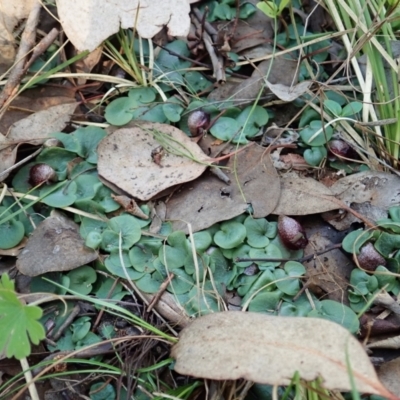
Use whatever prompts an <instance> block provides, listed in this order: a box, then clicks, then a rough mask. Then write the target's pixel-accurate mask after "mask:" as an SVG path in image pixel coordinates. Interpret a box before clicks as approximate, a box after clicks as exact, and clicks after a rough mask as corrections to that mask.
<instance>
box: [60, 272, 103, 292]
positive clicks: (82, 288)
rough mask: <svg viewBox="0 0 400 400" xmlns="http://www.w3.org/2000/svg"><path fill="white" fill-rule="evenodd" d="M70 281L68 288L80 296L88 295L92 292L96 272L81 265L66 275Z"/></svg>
mask: <svg viewBox="0 0 400 400" xmlns="http://www.w3.org/2000/svg"><path fill="white" fill-rule="evenodd" d="M67 276H68V278H69V279H70V284H69V288H70V289H71V290H74V291H75V292H78V293H80V294H89V293H90V292H91V291H92V288H93V286H92V283H94V282H96V279H97V274H96V271H95V270H94V269H93V268H92V267H89V266H88V265H82V266H81V267H79V268H76V269H74V270H72V271H70V272H68V274H67Z"/></svg>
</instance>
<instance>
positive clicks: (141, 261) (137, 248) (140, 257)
mask: <svg viewBox="0 0 400 400" xmlns="http://www.w3.org/2000/svg"><path fill="white" fill-rule="evenodd" d="M156 255H157V253H156V254H154V253H153V251H152V249H151V248H150V247H149V246H146V245H145V244H144V245H142V244H136V245H134V246H133V247H132V248H131V249H130V250H129V259H130V261H131V263H132V266H133V268H134V269H135V270H136V271H139V272H146V273H147V274H148V273H150V272H153V271H154V266H153V261H154V260H155V258H156Z"/></svg>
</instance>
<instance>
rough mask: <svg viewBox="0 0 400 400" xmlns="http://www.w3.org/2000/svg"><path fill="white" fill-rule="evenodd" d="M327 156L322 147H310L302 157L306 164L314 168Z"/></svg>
mask: <svg viewBox="0 0 400 400" xmlns="http://www.w3.org/2000/svg"><path fill="white" fill-rule="evenodd" d="M327 154H328V152H327V151H326V148H325V147H324V146H315V147H311V149H306V150H305V151H304V154H303V157H304V159H305V160H306V163H307V164H309V165H312V166H314V167H316V166H317V165H319V164H320V163H321V161H322V160H323V159H324V158H326V156H327Z"/></svg>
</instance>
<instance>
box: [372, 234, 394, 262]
mask: <svg viewBox="0 0 400 400" xmlns="http://www.w3.org/2000/svg"><path fill="white" fill-rule="evenodd" d="M375 248H376V250H378V251H379V253H381V254H382V255H383V256H385V257H388V256H389V255H390V254H391V253H393V252H394V251H395V250H399V249H400V235H394V234H390V233H387V232H382V233H381V234H380V236H379V238H378V240H377V241H376V242H375Z"/></svg>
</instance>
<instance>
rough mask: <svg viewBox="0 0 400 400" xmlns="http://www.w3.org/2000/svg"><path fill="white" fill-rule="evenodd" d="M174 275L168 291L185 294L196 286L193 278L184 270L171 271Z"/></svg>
mask: <svg viewBox="0 0 400 400" xmlns="http://www.w3.org/2000/svg"><path fill="white" fill-rule="evenodd" d="M171 272H172V273H173V274H174V277H173V278H172V280H171V282H170V284H169V285H168V286H167V290H168V291H169V292H171V293H175V294H183V293H187V292H189V290H190V289H192V287H193V286H194V280H193V278H192V277H191V276H190V275H189V274H187V273H186V272H185V271H184V270H183V269H181V268H179V269H174V270H173V271H171Z"/></svg>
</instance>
